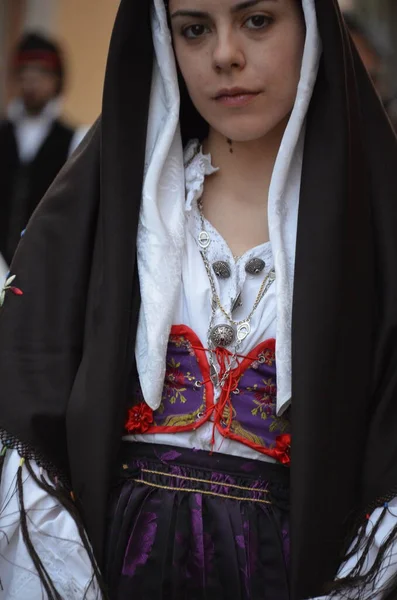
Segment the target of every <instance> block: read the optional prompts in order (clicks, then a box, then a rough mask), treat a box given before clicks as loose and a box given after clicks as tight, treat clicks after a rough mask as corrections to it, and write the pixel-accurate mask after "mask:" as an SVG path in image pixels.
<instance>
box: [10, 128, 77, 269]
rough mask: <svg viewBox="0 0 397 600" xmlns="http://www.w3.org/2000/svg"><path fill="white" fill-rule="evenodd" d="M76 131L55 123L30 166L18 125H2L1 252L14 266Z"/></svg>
mask: <svg viewBox="0 0 397 600" xmlns="http://www.w3.org/2000/svg"><path fill="white" fill-rule="evenodd" d="M73 134H74V130H73V129H72V128H71V127H69V126H68V125H66V124H65V123H63V122H61V121H59V120H55V121H54V123H53V124H52V126H51V129H50V131H49V133H48V135H47V137H46V138H45V139H44V141H43V143H42V144H41V146H40V148H39V150H38V152H37V154H36V155H35V157H34V158H33V159H32V160H31V161H30V162H29V163H22V162H21V161H20V160H19V157H18V150H17V144H16V139H15V131H14V126H13V124H12V123H11V122H9V121H4V122H3V123H1V124H0V182H1V185H2V194H1V202H0V221H1V229H0V252H1V253H2V255H3V256H4V258H5V260H6V261H7V263H8V264H10V262H11V260H12V257H13V255H14V252H15V250H16V247H17V245H18V243H19V239H20V235H21V231H22V230H23V229H25V227H26V225H27V223H28V221H29V219H30V217H31V215H32V213H33V211H34V210H35V209H36V207H37V205H38V203H39V202H40V200H41V199H42V197H43V196H44V194H45V193H46V191H47V190H48V188H49V187H50V185H51V183H52V182H53V181H54V179H55V177H56V176H57V175H58V173H59V171H60V170H61V168H62V167H63V165H64V164H65V162H66V160H67V158H68V155H69V149H70V144H71V142H72V138H73Z"/></svg>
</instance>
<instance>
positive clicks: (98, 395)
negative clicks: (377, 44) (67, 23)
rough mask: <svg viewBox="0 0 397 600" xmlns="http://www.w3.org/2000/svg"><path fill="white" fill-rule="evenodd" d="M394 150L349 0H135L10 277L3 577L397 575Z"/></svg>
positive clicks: (377, 588) (387, 579)
mask: <svg viewBox="0 0 397 600" xmlns="http://www.w3.org/2000/svg"><path fill="white" fill-rule="evenodd" d="M396 165H397V152H396V141H395V138H394V135H393V133H392V132H391V129H390V125H389V123H388V121H387V119H386V117H385V115H384V113H383V110H382V108H381V106H380V102H379V99H378V98H377V96H376V93H375V92H374V90H373V88H372V86H371V84H370V82H369V78H368V75H367V73H366V72H365V70H364V69H363V67H362V64H361V63H360V61H359V59H358V58H357V55H356V53H355V51H354V48H353V46H352V44H351V42H350V39H349V37H348V35H347V33H346V29H345V26H344V23H343V20H342V18H341V15H340V12H339V9H338V8H337V4H336V2H335V1H334V0H318V1H317V2H315V1H314V0H302V2H301V3H300V2H298V0H249V1H247V2H236V0H217V1H216V2H215V1H214V0H170V1H169V2H167V5H164V2H163V0H153V1H152V2H149V0H147V1H142V0H139V1H138V0H135V1H134V0H122V2H121V6H120V11H119V15H118V18H117V22H116V26H115V30H114V34H113V38H112V44H111V49H110V54H109V62H108V68H107V77H106V84H105V93H104V101H103V113H102V117H101V119H100V120H99V121H98V123H97V124H96V125H95V127H94V128H93V129H92V132H91V134H90V135H89V136H88V138H87V139H86V141H85V142H84V144H83V146H82V147H81V148H80V150H79V151H78V152H77V153H76V154H75V155H74V157H73V158H72V160H71V161H70V162H69V163H68V165H67V166H66V168H65V169H64V171H63V173H62V174H61V175H60V177H59V178H58V179H57V181H56V182H55V184H54V186H53V187H52V189H51V190H50V191H49V193H48V195H47V197H46V198H45V199H44V201H43V202H42V203H41V205H40V207H39V209H38V210H37V211H36V213H35V215H34V217H33V219H32V221H31V223H30V224H29V227H28V229H27V231H26V233H25V235H24V237H23V239H22V242H21V244H20V246H19V249H18V251H17V254H16V257H15V260H14V262H13V265H12V270H11V275H10V278H9V279H8V280H7V282H6V286H5V288H4V290H3V294H2V297H1V301H2V303H3V308H2V311H1V316H0V358H1V360H0V380H1V382H2V394H1V396H0V398H1V405H0V424H1V427H2V431H3V433H2V441H3V458H4V465H3V473H2V486H1V513H0V529H1V532H2V538H1V548H0V552H1V560H0V577H1V586H2V588H3V592H1V593H3V594H4V597H7V598H21V599H22V598H23V599H26V598H41V597H42V594H43V593H44V594H46V595H47V597H49V598H82V597H85V598H100V597H102V596H103V597H106V596H109V597H110V598H112V599H118V600H124V599H127V598H132V597H136V598H145V599H146V598H147V599H149V598H150V600H160V599H162V600H168V599H171V598H172V599H174V600H179V599H182V598H189V599H195V600H196V599H200V600H201V599H204V598H206V599H207V600H208V599H209V600H212V599H214V598H217V599H218V598H224V599H229V598H236V599H241V600H247V599H251V600H287V599H289V598H291V599H294V600H303V599H306V598H314V597H320V596H323V597H325V596H326V595H329V594H334V595H336V596H337V597H338V596H339V597H347V598H366V599H368V598H376V599H380V598H393V597H394V595H395V594H396V591H397V582H396V580H397V578H396V572H397V566H396V565H394V562H393V555H394V552H395V548H396V545H395V544H396V541H395V537H396V529H397V519H396V516H397V503H396V501H395V500H393V498H394V496H395V495H396V494H397V468H396V465H397V442H396V439H397V438H396V435H395V431H394V427H395V423H396V422H397V421H396V416H397V415H396V412H397V402H396V394H397V338H396V327H395V325H396V321H397V302H396V297H397V278H396V267H397V242H396V239H397V238H396V235H395V232H396V230H397V207H396V203H395V197H396V195H397V176H396ZM290 541H291V548H290ZM346 553H347V556H346Z"/></svg>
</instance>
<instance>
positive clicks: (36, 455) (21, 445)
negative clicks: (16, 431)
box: [0, 428, 70, 488]
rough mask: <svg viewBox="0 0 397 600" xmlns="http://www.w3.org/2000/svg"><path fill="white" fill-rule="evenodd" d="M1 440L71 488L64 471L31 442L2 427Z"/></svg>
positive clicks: (4, 444)
mask: <svg viewBox="0 0 397 600" xmlns="http://www.w3.org/2000/svg"><path fill="white" fill-rule="evenodd" d="M0 442H1V443H2V445H3V446H5V447H6V448H7V449H8V450H16V451H17V452H18V454H19V456H20V457H21V458H24V459H25V460H29V461H34V462H36V463H37V464H38V465H39V467H41V468H42V469H44V470H45V471H47V473H48V475H49V476H50V477H51V479H54V478H58V479H59V480H60V481H61V482H62V484H63V485H64V486H65V487H66V488H70V485H69V483H68V480H67V478H66V477H65V474H64V473H61V472H60V470H59V469H58V468H57V467H56V466H55V465H54V464H53V463H52V462H51V461H49V460H48V459H47V458H46V457H45V456H44V455H43V454H42V453H41V452H38V451H37V450H35V449H34V448H33V447H32V446H30V445H29V444H25V442H21V441H20V440H19V439H18V438H17V437H15V436H14V435H12V434H10V433H8V431H5V430H4V429H1V428H0Z"/></svg>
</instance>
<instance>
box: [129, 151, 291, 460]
mask: <svg viewBox="0 0 397 600" xmlns="http://www.w3.org/2000/svg"><path fill="white" fill-rule="evenodd" d="M185 162H186V168H185V181H186V206H185V208H186V210H185V216H186V218H185V227H186V246H185V251H184V255H183V261H182V290H181V294H180V297H179V302H178V303H177V305H176V306H175V315H174V327H173V329H172V332H171V337H170V340H169V343H168V349H167V358H166V361H167V374H166V379H165V387H164V390H163V397H162V403H161V406H160V408H159V409H158V410H157V411H155V412H154V413H152V411H151V409H148V407H147V410H144V413H143V417H144V418H143V422H144V423H147V419H148V418H149V420H150V418H152V417H153V423H151V427H150V428H147V429H146V431H144V432H143V430H139V428H138V429H135V430H134V429H130V430H129V431H128V432H127V431H126V433H127V435H126V438H125V439H128V440H131V441H134V440H135V441H146V442H150V443H156V442H157V443H169V444H172V445H180V446H184V447H190V448H197V449H204V450H211V449H213V450H215V451H217V452H224V453H228V454H236V455H241V456H245V457H247V458H257V459H260V460H272V453H271V452H270V453H268V452H267V450H269V449H270V450H271V449H272V448H273V447H275V444H276V438H277V437H278V436H281V435H283V434H284V433H287V432H288V421H287V417H282V416H277V415H276V405H275V401H276V383H277V382H276V369H275V361H274V360H273V362H272V366H269V365H261V363H259V365H260V366H259V369H256V370H255V368H254V367H252V366H251V365H250V364H249V362H250V360H251V359H250V358H247V359H246V362H245V363H244V365H243V366H242V367H241V368H242V369H243V370H244V377H242V382H243V385H244V386H246V387H245V388H242V387H241V385H240V383H239V384H238V386H236V388H237V389H238V392H240V393H238V392H237V391H236V390H234V392H235V393H232V394H231V398H232V402H230V401H229V400H228V399H226V400H225V397H224V396H223V397H222V390H221V388H220V387H219V386H216V385H213V384H212V382H211V381H210V379H209V375H208V373H207V370H208V369H209V366H208V359H209V354H208V352H206V351H205V350H204V349H206V348H207V347H208V339H207V338H208V327H209V323H210V319H211V290H210V285H209V280H208V275H207V273H206V270H205V267H204V264H203V260H202V257H201V255H200V251H199V247H198V244H197V237H198V235H199V233H200V231H201V229H202V223H201V218H200V213H199V210H198V206H197V201H198V200H199V198H200V197H201V195H202V193H203V187H204V183H205V177H207V176H211V175H212V174H213V173H215V172H216V169H215V168H214V167H213V166H212V164H211V158H210V156H206V155H204V154H202V152H201V151H200V150H199V149H198V148H197V145H196V143H195V142H192V143H191V144H189V146H188V147H187V149H186V153H185ZM205 227H206V230H207V231H208V232H209V234H210V237H211V244H210V246H209V248H208V259H209V261H210V263H211V264H213V263H215V262H216V261H220V260H223V261H225V260H226V261H227V263H228V265H229V267H230V276H229V277H228V278H226V279H221V278H215V285H216V289H217V293H218V295H219V298H220V299H221V301H222V304H223V306H224V307H225V309H226V310H228V311H230V310H231V307H232V305H233V303H234V302H235V300H236V298H237V296H238V295H239V294H240V293H241V302H242V306H240V307H238V308H237V309H236V310H235V311H234V312H233V318H235V319H236V320H240V319H244V318H245V317H246V316H247V313H248V312H249V311H250V310H251V307H252V305H253V303H254V301H255V298H256V296H257V294H258V290H259V287H260V285H261V282H262V280H263V277H264V276H266V274H267V273H269V271H270V270H271V269H272V268H273V256H272V250H271V245H270V243H264V244H261V245H260V246H257V247H255V248H252V249H251V250H249V251H248V252H246V253H245V254H244V255H242V256H241V257H239V259H238V260H235V258H234V257H233V254H232V252H231V250H230V248H229V247H228V245H227V243H226V242H225V240H224V239H223V238H222V236H221V235H220V234H219V233H218V232H217V231H216V229H215V228H214V227H212V225H211V224H210V223H209V222H208V221H206V220H205ZM254 257H255V258H260V259H261V260H263V261H264V263H265V265H266V266H265V268H264V271H263V272H262V273H260V274H258V275H250V274H249V273H247V272H246V269H245V266H246V264H247V262H248V261H249V260H250V259H252V258H254ZM222 321H224V317H223V318H222V315H221V314H219V312H218V313H217V314H216V318H215V324H218V323H221V322H222ZM181 330H182V331H184V336H185V337H184V344H182V345H181V346H180V347H179V348H177V347H176V346H175V335H176V332H178V331H181ZM275 336H276V282H275V283H274V284H273V285H272V286H271V288H270V289H269V291H268V292H267V294H266V297H265V298H264V299H263V301H262V302H261V304H260V305H259V307H258V309H257V311H256V312H255V314H254V316H253V318H252V320H251V333H250V335H249V336H248V337H247V339H246V340H244V342H243V343H242V344H241V346H240V348H239V354H241V355H242V356H247V357H251V358H252V357H253V356H254V355H255V352H257V351H258V348H259V349H260V347H261V344H263V343H264V342H266V340H270V342H266V343H267V344H270V345H272V344H273V347H274V343H275V342H274V339H275ZM192 340H194V341H192ZM189 344H190V349H189ZM239 360H240V359H239ZM189 361H190V362H191V363H193V364H189ZM251 362H252V363H253V364H255V363H256V362H257V361H255V360H253V361H251ZM178 365H179V366H178ZM193 365H195V369H193ZM263 369H265V370H266V369H271V373H270V372H266V373H263V372H262V371H263ZM192 372H194V373H195V379H194V381H193V380H189V377H192V375H191V373H192ZM233 376H237V373H233ZM256 376H258V380H256ZM172 377H176V379H177V380H178V381H180V382H181V381H182V380H183V385H182V383H180V385H179V384H178V385H177V386H176V388H175V394H171V396H170V399H168V396H167V394H170V393H171V391H172V386H171V380H172ZM169 378H171V380H170V379H169ZM178 378H179V379H178ZM252 379H254V380H255V381H254V382H252ZM265 381H266V382H267V383H265ZM192 382H193V383H192ZM200 382H201V383H203V382H205V383H204V385H202V387H201V388H200V389H198V386H199V384H200ZM255 386H256V387H255ZM182 388H184V391H183V392H182ZM248 388H250V389H248ZM243 389H244V392H242V390H243ZM266 390H267V391H266ZM141 394H142V392H141V391H140V389H139V387H138V388H137V389H136V390H135V392H134V394H133V398H131V402H130V408H132V407H133V406H139V405H140V403H141V402H142V401H143V398H142V395H141ZM180 394H182V396H183V398H181V396H180ZM255 394H256V397H255ZM255 398H256V401H258V402H259V404H258V405H257V404H255ZM222 404H223V407H222V408H221V409H220V408H219V406H218V405H220V406H221V405H222ZM142 408H145V407H144V406H142ZM136 411H138V412H139V410H138V409H136ZM228 412H229V414H230V415H231V416H232V422H231V423H230V426H227V427H225V426H224V421H225V420H224V418H223V417H224V416H225V415H226V413H228ZM201 413H203V415H202V416H201V417H199V418H197V415H200V414H201ZM223 413H225V415H223ZM141 416H142V415H141ZM138 420H139V419H138ZM214 424H215V426H214ZM159 427H160V429H159ZM242 433H243V435H240V434H242ZM128 434H129V435H128ZM225 434H227V435H225ZM273 458H274V457H273Z"/></svg>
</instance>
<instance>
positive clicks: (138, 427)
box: [125, 402, 154, 433]
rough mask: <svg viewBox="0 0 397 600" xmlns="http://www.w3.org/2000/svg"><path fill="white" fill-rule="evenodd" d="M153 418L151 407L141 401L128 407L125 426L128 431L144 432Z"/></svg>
mask: <svg viewBox="0 0 397 600" xmlns="http://www.w3.org/2000/svg"><path fill="white" fill-rule="evenodd" d="M153 420H154V417H153V411H152V409H151V408H150V407H149V406H148V405H147V404H146V402H141V403H140V404H137V405H136V406H133V407H132V408H130V409H129V411H128V419H127V422H126V424H125V428H126V430H127V431H128V433H145V432H146V431H148V429H150V425H151V424H152V423H153Z"/></svg>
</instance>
